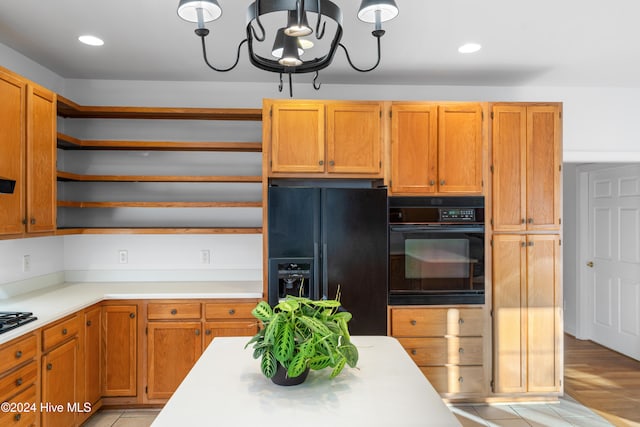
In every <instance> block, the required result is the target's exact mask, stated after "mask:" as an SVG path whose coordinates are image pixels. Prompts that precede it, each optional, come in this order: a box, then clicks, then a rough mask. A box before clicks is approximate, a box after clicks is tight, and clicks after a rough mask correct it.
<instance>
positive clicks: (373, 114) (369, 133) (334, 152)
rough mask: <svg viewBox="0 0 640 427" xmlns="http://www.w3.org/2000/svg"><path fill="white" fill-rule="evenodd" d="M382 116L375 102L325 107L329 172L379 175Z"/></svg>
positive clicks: (379, 106)
mask: <svg viewBox="0 0 640 427" xmlns="http://www.w3.org/2000/svg"><path fill="white" fill-rule="evenodd" d="M381 116H382V108H381V104H380V103H377V102H376V103H336V104H329V105H327V160H328V163H327V171H328V172H330V173H360V174H379V173H380V172H381V170H382V161H381V152H382V144H381V141H380V126H381Z"/></svg>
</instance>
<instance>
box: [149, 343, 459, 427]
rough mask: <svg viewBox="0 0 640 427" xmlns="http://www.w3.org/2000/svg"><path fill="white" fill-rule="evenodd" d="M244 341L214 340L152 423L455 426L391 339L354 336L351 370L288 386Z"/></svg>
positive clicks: (162, 426) (156, 426)
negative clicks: (266, 372) (268, 374)
mask: <svg viewBox="0 0 640 427" xmlns="http://www.w3.org/2000/svg"><path fill="white" fill-rule="evenodd" d="M248 340H249V338H247V337H231V338H215V339H214V340H213V342H212V343H211V345H209V347H207V349H206V350H205V352H204V353H203V354H202V356H201V357H200V359H199V360H198V362H197V363H196V364H195V366H194V367H193V369H192V370H191V371H190V372H189V374H188V375H187V377H186V378H185V379H184V381H183V382H182V384H180V386H179V387H178V389H177V390H176V392H175V393H174V394H173V396H172V397H171V399H170V400H169V402H168V403H167V404H166V406H165V407H164V408H163V409H162V411H161V412H160V414H159V415H158V417H157V418H156V420H155V421H154V423H153V424H152V426H153V427H175V426H180V425H183V426H196V425H197V426H208V425H237V426H250V425H256V426H257V425H260V426H282V425H293V424H296V425H304V426H305V427H313V426H328V425H329V426H373V427H376V426H380V427H382V426H384V427H388V426H427V425H428V426H431V427H438V426H460V423H459V422H458V421H457V419H456V418H455V416H454V415H453V413H452V412H451V411H450V410H449V409H448V408H447V406H446V405H445V404H444V402H443V401H442V399H441V398H440V396H439V395H438V393H437V392H436V391H435V390H434V388H433V387H432V386H431V384H430V383H429V382H428V381H427V380H426V378H425V377H424V376H423V375H422V374H421V372H420V370H419V369H418V368H417V366H416V365H415V363H413V361H412V360H411V358H410V357H409V355H408V354H407V353H406V352H405V350H404V349H403V348H402V346H401V345H400V343H399V342H398V341H397V340H396V339H395V338H391V337H384V336H356V337H353V339H352V341H353V343H354V344H355V345H356V346H357V347H358V351H359V354H360V359H359V361H358V366H357V367H356V368H348V367H346V368H345V369H344V370H343V371H342V373H341V374H340V375H339V376H338V377H336V378H334V379H330V378H329V374H330V372H331V370H330V369H324V370H322V371H311V372H310V373H309V376H308V377H307V380H306V381H305V382H304V383H303V384H301V385H298V386H291V387H284V386H278V385H275V384H273V383H272V382H271V380H269V379H267V378H265V377H264V376H263V375H262V373H261V371H260V361H259V360H254V359H253V357H252V351H253V350H252V349H251V348H247V349H244V346H245V344H246V343H247V342H248Z"/></svg>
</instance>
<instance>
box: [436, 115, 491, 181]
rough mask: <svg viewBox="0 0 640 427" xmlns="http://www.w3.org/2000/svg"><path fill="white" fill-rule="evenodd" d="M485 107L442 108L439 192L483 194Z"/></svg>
mask: <svg viewBox="0 0 640 427" xmlns="http://www.w3.org/2000/svg"><path fill="white" fill-rule="evenodd" d="M482 154H483V137H482V106H481V105H480V104H476V103H468V104H467V103H464V104H449V105H440V106H439V107H438V191H439V192H440V193H477V194H481V193H482Z"/></svg>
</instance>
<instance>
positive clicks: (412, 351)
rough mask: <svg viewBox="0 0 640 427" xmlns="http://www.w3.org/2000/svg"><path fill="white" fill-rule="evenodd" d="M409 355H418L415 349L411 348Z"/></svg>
mask: <svg viewBox="0 0 640 427" xmlns="http://www.w3.org/2000/svg"><path fill="white" fill-rule="evenodd" d="M411 354H413V355H414V356H415V355H416V354H418V352H417V351H416V349H415V348H412V349H411Z"/></svg>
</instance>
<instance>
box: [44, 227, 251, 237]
mask: <svg viewBox="0 0 640 427" xmlns="http://www.w3.org/2000/svg"><path fill="white" fill-rule="evenodd" d="M70 234H262V227H214V228H198V227H190V228H175V227H162V228H159V227H155V228H154V227H149V228H141V227H136V228H115V227H114V228H109V227H102V228H98V227H96V228H81V227H75V228H71V227H70V228H58V229H57V230H56V235H60V236H65V235H70Z"/></svg>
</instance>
